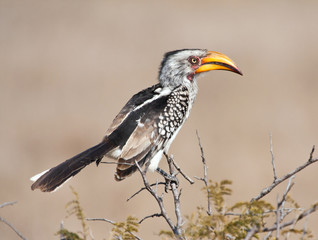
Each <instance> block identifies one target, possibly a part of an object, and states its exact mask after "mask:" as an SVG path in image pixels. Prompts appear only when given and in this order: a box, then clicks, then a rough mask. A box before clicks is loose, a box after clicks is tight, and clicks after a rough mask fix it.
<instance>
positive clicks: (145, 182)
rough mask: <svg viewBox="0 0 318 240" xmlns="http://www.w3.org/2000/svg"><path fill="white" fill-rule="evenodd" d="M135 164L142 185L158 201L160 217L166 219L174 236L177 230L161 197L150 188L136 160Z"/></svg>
mask: <svg viewBox="0 0 318 240" xmlns="http://www.w3.org/2000/svg"><path fill="white" fill-rule="evenodd" d="M135 164H136V166H137V169H138V171H139V173H140V175H141V177H142V180H143V182H144V185H145V187H146V189H147V191H148V192H149V193H150V194H151V195H152V196H153V197H154V198H155V199H156V201H157V203H158V205H159V208H160V211H161V214H162V217H163V218H164V219H165V220H166V222H167V223H168V225H169V227H170V228H171V230H172V231H173V233H174V234H175V235H176V236H178V232H177V231H176V229H175V226H174V224H173V222H172V220H171V219H170V217H169V215H168V213H167V211H166V209H165V207H164V204H163V199H162V197H161V196H159V195H158V194H157V192H155V191H154V190H153V189H152V188H151V186H150V184H149V182H148V180H147V178H146V174H145V173H144V172H143V171H142V169H141V167H140V166H139V164H138V162H137V161H135Z"/></svg>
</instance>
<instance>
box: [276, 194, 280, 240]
mask: <svg viewBox="0 0 318 240" xmlns="http://www.w3.org/2000/svg"><path fill="white" fill-rule="evenodd" d="M279 209H280V202H279V196H278V194H277V210H276V238H275V240H276V239H277V240H278V239H279V229H280V228H279V226H280V225H279V224H280V211H279Z"/></svg>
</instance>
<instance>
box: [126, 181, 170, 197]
mask: <svg viewBox="0 0 318 240" xmlns="http://www.w3.org/2000/svg"><path fill="white" fill-rule="evenodd" d="M158 185H166V183H165V182H158V183H152V184H150V186H151V187H153V186H158ZM146 189H147V188H146V187H143V188H141V189H139V190H138V191H137V192H135V193H134V194H133V195H131V196H130V197H129V198H127V202H128V201H129V200H130V199H132V198H133V197H135V196H136V195H137V194H139V193H140V192H142V191H143V190H146Z"/></svg>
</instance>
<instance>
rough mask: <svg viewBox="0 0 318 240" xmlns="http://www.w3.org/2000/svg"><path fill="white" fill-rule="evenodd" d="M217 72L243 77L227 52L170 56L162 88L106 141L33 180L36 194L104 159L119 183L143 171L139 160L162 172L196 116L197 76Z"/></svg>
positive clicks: (135, 103)
mask: <svg viewBox="0 0 318 240" xmlns="http://www.w3.org/2000/svg"><path fill="white" fill-rule="evenodd" d="M217 69H221V70H228V71H232V72H235V73H238V74H241V72H240V70H239V69H238V68H237V67H236V65H235V64H234V62H233V61H232V60H231V59H230V58H228V57H227V56H225V55H223V54H221V53H217V52H212V51H207V50H202V49H182V50H176V51H172V52H168V53H166V54H165V55H164V58H163V60H162V62H161V66H160V71H159V83H158V84H156V85H153V86H152V87H149V88H147V89H144V90H142V91H141V92H139V93H137V94H135V95H134V96H133V97H132V98H131V99H130V100H129V101H128V102H127V104H126V105H125V106H124V107H123V109H122V110H121V111H120V112H119V114H118V115H117V116H116V117H115V119H114V120H113V122H112V124H111V126H110V127H109V129H108V130H107V132H106V136H105V137H104V139H103V140H102V142H101V143H99V144H97V145H96V146H94V147H92V148H89V149H87V150H86V151H84V152H82V153H80V154H78V155H76V156H74V157H72V158H70V159H68V160H66V161H65V162H63V163H61V164H59V165H57V166H56V167H53V168H51V169H49V170H47V171H44V172H43V173H40V174H37V175H36V176H34V177H32V178H31V180H32V181H35V182H34V183H33V185H32V186H31V188H32V190H34V189H37V188H38V189H40V190H41V191H43V192H51V191H53V190H55V189H56V188H57V187H58V186H60V185H61V184H62V183H64V182H65V181H66V180H68V179H69V178H71V177H73V176H74V175H76V174H77V173H79V172H80V171H81V170H82V169H83V168H84V167H86V166H87V165H88V164H90V163H92V162H96V164H97V165H98V164H99V163H100V161H101V160H102V158H103V157H104V156H106V157H109V158H113V159H116V160H117V163H118V164H117V171H116V173H115V179H116V180H117V181H120V180H123V179H124V178H125V177H128V176H130V175H131V174H133V173H134V172H135V171H136V170H137V166H136V164H135V161H136V162H138V164H139V165H140V166H145V170H147V169H149V170H151V171H154V170H158V171H159V170H160V169H159V168H158V164H159V161H160V159H161V157H162V155H163V153H167V151H168V150H169V147H170V144H171V143H172V141H173V140H174V139H175V137H176V135H177V134H178V132H179V130H180V128H181V127H182V125H183V124H184V122H185V120H186V119H187V118H188V116H189V114H190V110H191V107H192V104H193V102H194V99H195V97H196V95H197V92H198V87H197V82H196V79H197V77H198V76H199V75H200V73H202V72H207V71H210V70H217ZM159 172H160V171H159Z"/></svg>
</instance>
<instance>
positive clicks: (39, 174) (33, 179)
mask: <svg viewBox="0 0 318 240" xmlns="http://www.w3.org/2000/svg"><path fill="white" fill-rule="evenodd" d="M49 170H50V169H47V170H45V171H43V172H41V173H38V174H36V175H34V176H33V177H31V178H30V180H31V181H32V182H35V181H36V180H38V179H39V178H40V177H41V176H42V175H44V174H45V173H47V172H48V171H49Z"/></svg>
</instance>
